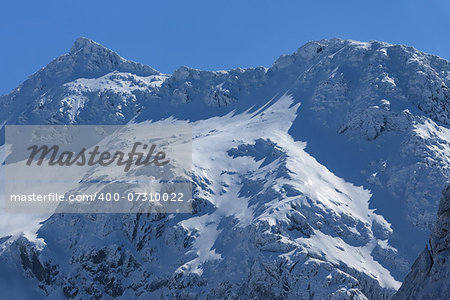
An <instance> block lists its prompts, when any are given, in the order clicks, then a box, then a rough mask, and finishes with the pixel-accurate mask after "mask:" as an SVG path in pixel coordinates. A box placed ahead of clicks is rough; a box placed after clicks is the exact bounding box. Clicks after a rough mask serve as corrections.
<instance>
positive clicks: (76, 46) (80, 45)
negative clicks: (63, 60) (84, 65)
mask: <svg viewBox="0 0 450 300" xmlns="http://www.w3.org/2000/svg"><path fill="white" fill-rule="evenodd" d="M84 48H89V49H92V48H99V49H104V50H109V49H107V48H106V47H104V46H102V45H100V44H99V43H97V42H95V41H93V40H91V39H88V38H86V37H79V38H77V39H76V40H75V42H74V43H73V45H72V48H71V49H70V52H69V53H70V54H74V53H76V52H78V51H79V50H81V49H84ZM109 51H111V52H113V51H112V50H109Z"/></svg>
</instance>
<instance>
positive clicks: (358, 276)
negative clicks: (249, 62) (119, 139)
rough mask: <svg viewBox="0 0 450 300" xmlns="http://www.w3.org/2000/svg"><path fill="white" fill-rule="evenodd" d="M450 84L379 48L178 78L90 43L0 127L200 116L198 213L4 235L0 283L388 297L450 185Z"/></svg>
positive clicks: (174, 293) (10, 288) (207, 294)
mask: <svg viewBox="0 0 450 300" xmlns="http://www.w3.org/2000/svg"><path fill="white" fill-rule="evenodd" d="M449 85H450V63H449V62H448V61H446V60H444V59H441V58H439V57H436V56H433V55H428V54H425V53H422V52H420V51H417V50H416V49H414V48H412V47H407V46H401V45H391V44H387V43H380V42H376V41H373V42H369V43H361V42H355V41H350V40H341V39H332V40H322V41H315V42H310V43H307V44H306V45H304V46H302V47H301V48H300V49H299V50H298V51H297V52H296V53H293V54H291V55H283V56H281V57H280V58H279V59H278V60H277V61H276V62H275V63H274V64H273V66H272V67H271V68H268V69H267V68H264V67H258V68H251V69H234V70H230V71H215V72H211V71H200V70H195V69H191V68H188V67H181V68H179V69H178V70H176V71H175V72H174V73H173V74H172V75H167V74H161V73H159V72H157V71H155V70H154V69H152V68H150V67H148V66H144V65H141V64H138V63H134V62H131V61H127V60H125V59H123V58H121V57H120V56H119V55H117V54H116V53H114V52H113V51H111V50H109V49H106V48H104V47H103V46H101V45H99V44H97V43H95V42H93V41H90V40H88V39H85V38H80V39H78V40H77V41H76V42H75V43H74V45H73V47H72V49H71V51H70V52H69V53H68V54H65V55H63V56H61V57H59V58H57V59H55V60H54V61H52V62H51V63H50V64H49V65H48V66H46V67H44V68H43V69H41V70H39V71H38V72H36V73H35V74H33V75H32V76H31V77H30V78H29V79H28V80H27V81H25V82H24V83H23V84H22V85H20V86H19V87H17V88H16V89H14V90H13V91H12V92H11V93H10V94H8V95H5V96H1V97H0V107H1V109H0V120H1V122H2V123H1V124H2V125H5V124H126V123H127V122H130V121H132V122H136V123H140V122H147V121H148V120H152V121H153V122H160V123H170V124H177V123H180V122H181V123H186V122H188V123H189V124H190V125H192V128H193V141H192V145H193V170H192V178H193V184H194V202H193V207H194V212H193V214H150V215H144V214H103V215H102V214H92V215H86V214H54V215H52V216H51V217H50V218H48V219H47V220H46V221H45V222H44V223H43V224H42V225H36V224H35V223H34V224H32V225H33V226H31V228H32V229H29V230H28V232H26V233H25V234H20V233H19V232H17V231H16V232H14V233H13V234H8V233H9V232H8V230H6V229H5V230H2V231H3V232H2V233H3V235H6V237H4V238H2V239H1V240H0V242H1V245H0V266H1V268H0V274H1V277H2V280H1V282H0V287H1V289H2V291H7V292H8V293H9V295H10V296H13V295H14V296H16V298H17V297H19V299H20V297H23V298H29V297H34V298H40V297H44V295H49V296H50V297H53V298H56V299H58V298H60V297H63V296H65V297H67V298H75V299H86V298H88V299H89V298H92V299H100V298H102V297H103V298H105V299H107V298H108V297H113V298H120V297H121V298H122V299H130V298H131V299H132V298H136V297H141V298H143V299H147V298H149V297H150V298H163V299H165V298H183V299H184V298H192V299H196V298H201V299H202V298H209V299H216V298H219V299H223V298H225V299H234V298H250V299H265V298H267V299H272V298H275V299H277V298H279V299H286V298H290V299H304V298H317V299H322V298H342V299H350V298H353V299H354V298H357V299H365V298H369V299H386V298H389V297H390V296H391V295H392V294H393V293H394V292H395V290H396V289H398V288H399V286H400V282H401V281H402V280H403V278H404V275H405V274H406V273H407V272H408V270H409V267H410V264H411V263H412V262H413V261H414V259H415V257H416V256H417V254H418V253H419V252H420V251H421V250H422V249H423V245H424V244H425V243H426V239H427V235H428V233H429V231H430V230H431V228H432V226H433V223H434V219H435V214H436V211H437V206H438V201H439V196H440V193H439V191H440V190H441V189H442V187H443V185H444V183H445V182H447V181H448V180H449V178H450V169H449V167H450V129H449V126H450V100H449V97H450V91H449V88H448V86H449ZM39 217H40V216H39ZM2 219H3V220H13V219H14V217H12V216H11V215H8V214H5V213H2ZM0 224H1V223H0ZM3 226H4V227H5V228H6V224H5V223H3V224H2V227H3ZM36 228H39V229H38V230H37V236H35V235H33V232H34V230H36ZM24 231H27V230H24ZM6 295H8V294H6ZM18 295H19V296H18Z"/></svg>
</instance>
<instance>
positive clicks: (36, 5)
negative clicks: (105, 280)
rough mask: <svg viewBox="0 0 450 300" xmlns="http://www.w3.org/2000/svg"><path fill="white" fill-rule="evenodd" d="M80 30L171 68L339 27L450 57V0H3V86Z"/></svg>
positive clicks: (261, 53)
mask: <svg viewBox="0 0 450 300" xmlns="http://www.w3.org/2000/svg"><path fill="white" fill-rule="evenodd" d="M79 36H85V37H88V38H91V39H93V40H96V41H97V42H100V43H101V44H103V45H105V46H106V47H108V48H111V49H113V50H115V51H117V52H118V53H119V54H120V55H121V56H123V57H125V58H128V59H132V60H135V61H139V62H142V63H145V64H148V65H151V66H152V67H154V68H156V69H158V70H159V71H162V72H165V73H172V72H173V71H174V70H175V69H177V68H178V67H179V66H181V65H187V66H190V67H194V68H199V69H207V70H219V69H231V68H235V67H253V66H259V65H263V66H270V65H271V64H272V63H273V61H274V60H275V59H276V58H277V57H279V56H280V55H281V54H285V53H291V52H294V51H295V50H296V49H297V48H298V47H300V46H301V45H302V44H304V43H305V42H307V41H309V40H318V39H323V38H332V37H341V38H348V39H354V40H361V41H369V40H380V41H386V42H391V43H401V44H408V45H412V46H414V47H416V48H418V49H419V50H422V51H425V52H429V53H432V54H436V55H439V56H441V57H443V58H446V59H450V1H449V0H427V1H425V0H391V1H385V0H378V1H368V0H358V1H346V0H343V1H337V0H330V1H320V0H316V1H287V0H277V1H275V0H272V1H267V0H247V1H246V0H238V1H235V0H209V1H203V0H201V1H200V0H191V1H187V0H182V1H181V0H180V1H171V0H166V1H149V0H147V1H138V0H134V1H112V0H109V1H103V0H96V1H84V0H77V1H67V0H59V1H45V0H43V1H20V0H18V1H2V3H1V4H0V41H1V43H0V82H1V85H0V94H5V93H8V92H9V91H10V90H11V89H13V88H14V87H16V86H17V85H18V84H19V83H21V82H22V81H24V80H25V79H26V78H27V77H28V76H29V75H31V74H32V73H34V72H35V71H37V70H38V69H39V68H41V67H43V66H45V65H46V64H47V63H48V62H49V61H50V60H51V59H53V58H55V57H57V56H59V55H61V54H63V53H66V52H68V51H69V49H70V47H71V45H72V43H73V41H74V40H75V39H76V38H77V37H79Z"/></svg>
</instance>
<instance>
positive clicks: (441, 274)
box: [393, 185, 450, 299]
mask: <svg viewBox="0 0 450 300" xmlns="http://www.w3.org/2000/svg"><path fill="white" fill-rule="evenodd" d="M393 299H450V185H447V187H446V188H445V189H444V191H443V192H442V199H441V202H440V204H439V211H438V217H437V221H436V225H435V227H434V229H433V232H432V233H431V237H430V249H428V247H426V248H425V249H424V250H423V252H422V253H421V254H420V255H419V257H418V258H417V260H416V262H415V263H414V265H413V266H412V269H411V272H409V274H408V275H407V276H406V278H405V281H404V282H403V285H402V286H401V288H400V289H399V290H398V292H397V293H396V294H395V295H394V297H393Z"/></svg>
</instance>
